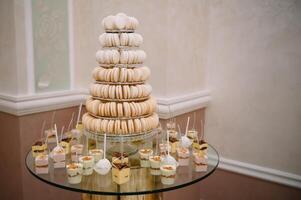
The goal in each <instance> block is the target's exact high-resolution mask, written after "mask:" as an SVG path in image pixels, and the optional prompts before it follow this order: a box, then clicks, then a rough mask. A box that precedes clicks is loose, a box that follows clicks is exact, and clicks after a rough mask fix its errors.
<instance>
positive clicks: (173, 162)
mask: <svg viewBox="0 0 301 200" xmlns="http://www.w3.org/2000/svg"><path fill="white" fill-rule="evenodd" d="M167 146H169V133H168V132H167ZM169 151H170V149H169V148H167V155H166V156H165V157H164V158H163V161H162V164H163V165H173V166H175V167H177V166H178V162H177V161H176V159H175V158H174V157H172V156H171V155H170V154H169Z"/></svg>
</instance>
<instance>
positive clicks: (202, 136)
mask: <svg viewBox="0 0 301 200" xmlns="http://www.w3.org/2000/svg"><path fill="white" fill-rule="evenodd" d="M201 126H202V129H201V130H202V131H201V140H203V139H204V135H205V128H204V122H203V120H201Z"/></svg>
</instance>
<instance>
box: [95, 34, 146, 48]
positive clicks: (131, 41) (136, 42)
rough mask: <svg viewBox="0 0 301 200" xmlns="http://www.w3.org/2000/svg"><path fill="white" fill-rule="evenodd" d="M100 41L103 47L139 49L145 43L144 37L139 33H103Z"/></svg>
mask: <svg viewBox="0 0 301 200" xmlns="http://www.w3.org/2000/svg"><path fill="white" fill-rule="evenodd" d="M98 39H99V42H100V45H101V46H103V47H118V46H129V47H139V46H140V45H141V44H142V42H143V38H142V36H141V35H140V34H138V33H120V34H116V33H103V34H101V35H100V36H99V38H98Z"/></svg>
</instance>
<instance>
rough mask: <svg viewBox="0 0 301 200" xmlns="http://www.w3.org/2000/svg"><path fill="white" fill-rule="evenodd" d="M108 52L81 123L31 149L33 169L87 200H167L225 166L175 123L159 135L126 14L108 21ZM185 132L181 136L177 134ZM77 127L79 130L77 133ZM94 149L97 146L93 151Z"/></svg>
mask: <svg viewBox="0 0 301 200" xmlns="http://www.w3.org/2000/svg"><path fill="white" fill-rule="evenodd" d="M102 25H103V27H104V29H105V31H106V32H105V33H103V34H101V35H100V36H99V42H100V44H101V46H102V49H101V50H99V51H97V53H96V60H97V62H98V63H99V66H97V67H96V68H95V69H94V71H93V78H94V80H95V82H94V83H93V84H91V86H90V94H91V96H90V97H89V98H88V99H87V101H86V110H87V113H85V114H84V115H83V116H82V123H81V121H80V118H81V110H82V104H81V105H80V107H79V112H78V116H77V120H76V125H75V126H74V123H73V122H74V121H75V120H73V118H74V113H73V114H72V117H71V120H70V122H69V124H68V128H67V131H66V132H64V127H61V132H60V138H59V136H58V131H57V126H56V123H55V112H54V113H53V115H52V118H51V127H50V128H49V129H47V130H45V131H44V129H45V122H44V123H43V125H42V131H41V139H39V140H38V141H37V142H35V143H34V144H33V145H32V149H31V152H29V153H28V154H27V157H26V167H27V169H28V170H29V172H30V173H31V174H32V175H34V177H36V178H38V179H40V180H41V181H43V182H46V183H48V184H50V185H53V186H56V187H59V188H63V189H66V190H70V191H76V192H81V193H83V195H82V199H84V200H86V199H87V200H88V199H121V198H122V199H159V198H160V199H162V198H163V197H162V192H165V191H170V190H175V189H178V188H181V187H185V186H188V185H191V184H194V183H196V182H198V181H201V180H203V179H205V178H206V177H208V176H209V175H210V174H212V173H213V172H214V171H215V169H216V168H217V166H218V163H219V156H218V153H217V151H216V150H215V149H214V148H213V147H212V146H211V145H210V144H208V143H207V142H205V141H204V129H203V127H204V123H203V121H202V131H201V133H202V134H201V137H200V136H199V135H198V131H197V130H196V129H195V121H196V114H194V117H193V120H194V121H193V128H192V129H189V122H190V117H188V118H187V124H186V129H185V132H184V133H182V132H181V128H180V126H179V124H176V122H175V121H174V120H173V121H170V122H169V123H167V125H166V129H162V128H160V127H161V125H159V118H158V115H157V114H156V107H157V103H156V100H155V98H154V97H152V96H151V91H152V88H151V86H150V85H149V84H147V83H146V81H147V80H148V78H149V77H150V70H149V68H148V67H146V66H145V65H144V64H143V62H144V60H145V59H146V53H145V52H144V51H143V50H140V49H138V48H139V46H140V45H141V44H142V42H143V38H142V36H141V35H140V34H138V33H135V30H136V28H137V27H138V25H139V22H138V20H137V19H136V18H134V17H130V16H127V15H125V14H123V13H119V14H117V15H115V16H108V17H106V18H104V20H103V22H102ZM177 126H178V131H177V130H176V127H177ZM72 127H74V128H72ZM91 144H93V145H91Z"/></svg>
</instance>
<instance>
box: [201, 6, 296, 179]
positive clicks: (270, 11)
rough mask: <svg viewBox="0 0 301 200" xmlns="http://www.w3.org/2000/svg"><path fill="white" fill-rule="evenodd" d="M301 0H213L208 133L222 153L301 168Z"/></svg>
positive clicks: (274, 165) (290, 168) (291, 169)
mask: <svg viewBox="0 0 301 200" xmlns="http://www.w3.org/2000/svg"><path fill="white" fill-rule="evenodd" d="M300 22H301V4H300V2H299V1H292V0H290V1H281V0H278V1H261V0H256V1H239V0H232V1H210V5H209V21H208V23H209V41H208V44H209V46H208V57H207V64H206V69H207V73H208V74H207V87H208V88H209V89H210V90H211V92H212V98H213V101H212V103H211V106H210V107H209V108H208V110H207V112H206V117H207V135H206V136H207V138H208V140H209V141H210V142H211V143H212V144H214V145H216V146H217V148H218V149H219V151H220V152H221V154H222V156H224V157H227V158H231V159H234V160H239V161H244V162H248V163H254V164H258V165H261V166H267V167H271V168H274V169H279V170H283V171H288V172H292V173H297V174H301V145H300V141H301V38H300V36H301V23H300Z"/></svg>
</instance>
